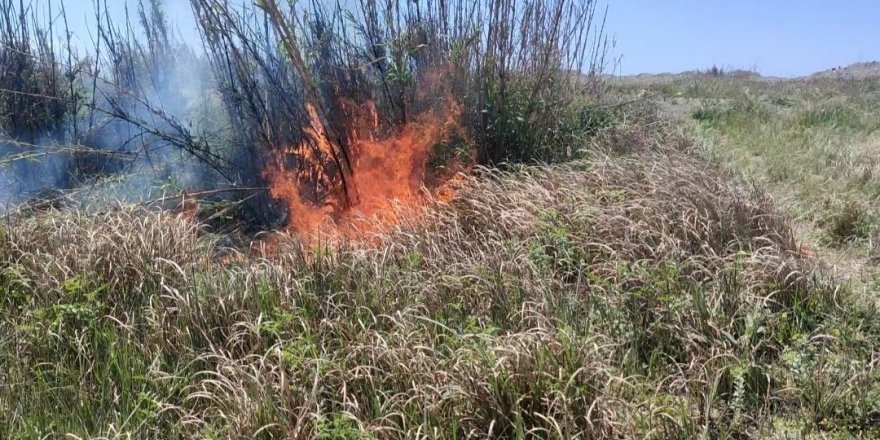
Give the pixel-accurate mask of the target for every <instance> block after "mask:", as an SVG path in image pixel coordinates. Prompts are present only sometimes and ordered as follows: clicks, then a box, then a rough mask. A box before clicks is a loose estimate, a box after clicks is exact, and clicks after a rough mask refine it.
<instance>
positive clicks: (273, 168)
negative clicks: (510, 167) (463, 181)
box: [264, 99, 461, 239]
mask: <svg viewBox="0 0 880 440" xmlns="http://www.w3.org/2000/svg"><path fill="white" fill-rule="evenodd" d="M441 107H442V110H441V111H439V112H438V111H435V110H428V111H426V112H424V113H422V114H420V115H418V116H417V117H415V118H413V119H411V120H410V121H409V122H408V123H406V124H404V125H403V126H402V127H398V128H396V129H395V130H393V132H392V133H391V134H389V135H385V136H382V135H380V134H379V132H380V127H379V118H378V115H377V112H376V107H375V105H374V104H373V103H371V102H370V103H366V104H356V103H353V102H350V101H348V100H344V99H343V100H340V101H339V102H338V103H337V108H338V109H339V110H340V111H341V113H343V114H344V115H345V118H346V119H347V121H346V124H345V125H347V128H346V132H345V133H343V134H342V135H343V136H345V138H346V139H345V142H346V145H347V147H348V149H349V155H350V158H351V161H352V173H351V174H350V175H349V176H348V179H349V180H348V185H347V188H348V191H349V194H348V200H349V201H350V202H351V203H345V200H343V198H344V197H343V196H342V195H340V194H338V193H334V192H330V193H329V195H328V196H327V197H325V198H323V203H322V204H320V205H319V204H316V203H315V202H313V201H312V200H310V197H307V196H305V195H306V194H309V189H308V188H307V187H306V186H308V185H314V184H315V183H316V182H319V181H326V180H329V178H330V177H331V176H327V175H326V170H324V169H321V168H313V169H305V170H303V169H290V168H291V167H289V166H286V164H285V158H286V157H287V156H289V155H291V154H296V155H298V157H299V158H300V160H301V161H302V162H304V163H309V162H310V161H311V163H320V162H319V161H321V160H326V158H327V157H329V154H330V152H331V151H332V150H331V149H332V147H333V146H332V145H330V143H329V141H328V140H327V136H326V130H325V129H324V127H323V125H322V123H321V119H320V118H319V117H318V114H317V112H316V110H315V108H314V107H312V106H311V105H307V106H306V109H307V111H308V115H309V120H310V126H309V127H307V128H306V130H305V134H306V137H307V138H309V141H307V142H304V143H303V144H302V145H299V146H295V147H292V148H286V149H279V150H278V151H276V152H275V154H274V156H273V158H272V160H271V161H270V163H269V165H268V166H267V167H266V169H265V170H264V177H265V178H266V180H267V181H268V182H269V188H270V193H271V195H272V197H274V198H276V199H279V200H284V201H285V202H286V203H287V206H288V209H289V215H290V228H291V229H292V230H293V232H296V233H297V234H299V235H300V237H302V238H305V239H309V238H310V237H314V236H316V235H320V236H329V237H337V236H339V235H346V236H351V235H353V233H363V232H367V231H364V230H362V229H363V227H364V226H363V225H364V223H363V222H361V223H356V222H354V221H353V220H354V219H356V218H359V217H366V218H370V219H373V220H375V221H374V222H371V223H370V224H378V225H390V224H396V223H398V222H399V220H400V218H398V216H399V215H400V213H401V212H402V209H403V210H406V209H408V208H413V207H417V206H420V205H423V204H424V203H425V202H426V201H427V200H428V199H429V198H430V194H429V192H428V191H427V188H426V186H427V181H426V178H427V176H426V174H427V173H426V165H427V161H428V159H429V158H430V156H431V154H432V151H433V148H434V147H435V146H436V145H438V144H439V143H440V142H442V141H444V140H447V139H448V138H449V137H450V136H451V135H452V134H454V133H459V134H460V133H461V130H460V128H459V125H458V119H459V116H460V114H461V109H460V107H459V106H458V104H457V103H455V102H454V101H453V100H451V99H448V100H446V102H445V103H444V105H442V106H441ZM322 158H323V159H322ZM446 197H448V191H447V193H445V194H444V198H446Z"/></svg>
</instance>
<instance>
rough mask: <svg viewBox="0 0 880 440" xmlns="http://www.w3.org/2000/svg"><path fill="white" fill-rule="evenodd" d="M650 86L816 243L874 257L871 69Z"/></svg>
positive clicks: (876, 141) (853, 257)
mask: <svg viewBox="0 0 880 440" xmlns="http://www.w3.org/2000/svg"><path fill="white" fill-rule="evenodd" d="M633 87H634V86H632V85H629V86H624V87H622V88H623V89H629V90H632V89H633ZM645 87H647V89H648V90H650V91H651V92H652V93H656V94H657V96H658V99H659V100H660V101H664V102H668V103H670V104H669V105H671V106H672V107H673V108H685V109H689V110H687V111H684V112H681V111H679V113H681V114H682V115H683V116H682V117H680V118H679V119H680V120H681V121H682V122H684V124H683V126H684V127H686V128H687V129H688V130H689V131H690V132H691V133H692V134H693V136H695V137H696V139H698V141H699V143H700V145H701V146H702V147H703V149H704V151H705V153H706V154H707V156H708V157H709V158H710V160H712V161H714V162H716V163H718V164H720V165H721V166H722V167H723V168H724V169H725V170H727V171H728V172H730V173H732V174H734V175H736V176H737V177H738V178H739V179H740V180H741V181H743V182H747V183H748V184H753V185H756V186H758V187H760V188H765V189H767V190H768V191H769V192H770V193H771V194H772V195H773V196H774V197H775V199H776V201H777V203H778V204H779V205H780V206H781V207H782V208H783V209H784V211H785V212H786V213H787V214H788V215H789V216H790V217H791V218H792V219H794V220H795V221H796V222H797V223H798V225H799V227H800V229H802V230H803V231H805V233H804V234H803V235H802V238H804V239H805V240H806V241H807V242H808V243H810V244H811V246H814V247H817V248H820V249H826V253H828V254H835V255H837V256H836V257H835V258H838V259H839V258H844V259H845V260H849V261H851V262H853V263H852V264H850V265H856V266H866V264H865V262H866V261H868V260H869V259H873V255H874V254H875V253H876V252H877V250H876V249H875V237H876V236H877V233H878V226H880V211H878V206H880V205H878V204H877V200H878V197H880V168H878V166H880V162H878V160H877V157H878V153H880V131H878V130H880V99H878V97H880V85H878V83H877V81H876V80H875V79H809V80H807V79H803V80H775V79H760V78H759V79H743V78H725V77H720V78H716V77H705V76H703V77H700V76H696V77H687V78H674V79H668V80H665V81H658V82H657V83H654V84H647V85H646V86H645ZM841 251H843V254H844V256H843V257H841V256H840V253H841ZM860 272H868V274H867V275H865V274H858V276H857V278H862V279H864V278H866V277H867V278H871V277H873V275H871V274H873V273H874V272H876V271H874V270H872V269H870V267H868V269H864V270H860Z"/></svg>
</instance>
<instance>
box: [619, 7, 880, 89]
mask: <svg viewBox="0 0 880 440" xmlns="http://www.w3.org/2000/svg"><path fill="white" fill-rule="evenodd" d="M607 1H608V3H609V4H610V10H609V13H608V23H607V28H608V30H609V33H610V34H613V35H614V36H616V39H617V47H616V49H615V53H616V54H617V55H618V56H622V58H621V62H620V66H619V69H618V70H619V71H618V72H617V73H623V74H636V73H642V72H649V73H660V72H680V71H683V70H691V69H706V68H708V67H711V66H712V65H713V64H716V65H718V66H719V67H730V68H747V69H748V68H755V69H757V70H758V71H759V72H761V73H763V74H765V75H774V76H799V75H805V74H809V73H812V72H816V71H819V70H825V69H828V68H831V67H836V66H846V65H849V64H852V63H855V62H862V61H874V60H878V61H880V0H763V1H762V0H607Z"/></svg>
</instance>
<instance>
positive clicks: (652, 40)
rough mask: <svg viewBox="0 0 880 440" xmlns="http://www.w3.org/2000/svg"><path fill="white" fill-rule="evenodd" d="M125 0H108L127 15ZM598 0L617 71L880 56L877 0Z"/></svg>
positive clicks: (89, 16) (778, 66)
mask: <svg viewBox="0 0 880 440" xmlns="http://www.w3.org/2000/svg"><path fill="white" fill-rule="evenodd" d="M44 1H45V0H44ZM54 1H55V2H58V1H59V0H54ZM125 1H126V0H108V1H107V3H108V4H109V5H110V7H111V9H113V12H114V14H119V16H122V11H123V10H124V8H123V5H124V4H125ZM127 1H128V2H129V4H135V1H133V0H127ZM241 1H246V0H241ZM600 1H603V2H606V4H608V5H609V6H610V9H609V13H608V23H607V30H608V33H609V34H610V35H612V36H613V37H615V39H616V41H617V46H616V48H615V51H614V55H615V56H616V57H618V58H619V61H620V62H619V64H618V65H617V66H616V69H615V70H616V71H615V73H618V74H627V75H629V74H637V73H661V72H680V71H684V70H692V69H706V68H709V67H711V66H712V65H713V64H715V65H718V66H719V67H725V68H729V69H735V68H745V69H757V70H758V71H759V72H761V73H763V74H765V75H774V76H799V75H805V74H809V73H812V72H816V71H819V70H825V69H829V68H831V67H836V66H845V65H848V64H852V63H855V62H863V61H874V60H878V61H880V0H600ZM164 2H165V5H166V8H167V9H168V16H169V19H172V20H174V21H176V22H177V25H178V26H177V28H178V29H179V30H180V33H181V34H182V35H183V36H184V37H186V38H193V37H195V36H196V35H197V34H196V33H195V31H194V29H193V28H194V24H193V21H192V17H191V15H190V8H189V0H164ZM64 3H65V5H67V9H68V16H69V17H68V18H69V21H70V24H71V28H72V30H73V31H74V32H76V33H77V34H78V36H79V38H80V40H83V41H84V42H87V41H88V40H89V30H90V28H91V26H90V24H89V22H90V21H91V22H93V21H94V18H93V15H94V14H93V12H92V6H91V5H92V3H93V0H64ZM133 12H134V9H133V8H132V13H133Z"/></svg>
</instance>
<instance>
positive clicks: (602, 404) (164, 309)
mask: <svg viewBox="0 0 880 440" xmlns="http://www.w3.org/2000/svg"><path fill="white" fill-rule="evenodd" d="M5 231H6V232H5V240H4V245H3V248H2V249H3V256H4V258H3V276H4V278H3V280H4V283H3V286H4V289H3V290H2V292H0V295H2V296H0V299H2V302H3V304H4V305H3V312H2V315H0V317H2V319H0V334H2V335H3V336H0V338H2V339H0V341H2V345H0V347H2V348H0V350H2V351H0V371H2V373H0V411H2V412H3V413H4V414H7V415H8V417H6V418H5V419H3V421H0V437H3V438H30V437H36V436H42V435H46V434H50V433H55V434H62V433H71V434H75V435H77V436H80V437H82V436H102V437H109V438H129V437H130V438H176V437H196V438H296V437H311V438H462V437H465V438H486V437H491V438H524V437H537V438H612V437H613V438H621V437H623V438H694V437H711V438H741V437H744V436H747V437H755V436H762V435H771V434H785V433H788V434H792V433H796V434H799V435H808V434H809V433H811V432H812V433H824V434H828V433H829V432H834V433H838V434H840V433H847V432H848V433H851V434H858V433H860V432H861V433H865V432H868V431H865V430H869V429H871V426H873V424H875V423H876V422H877V418H878V414H880V413H878V410H880V388H878V386H877V383H880V382H878V381H877V379H878V372H877V355H876V353H877V345H876V344H877V337H878V335H880V329H878V328H877V325H876V322H877V320H876V315H875V311H874V309H873V308H870V307H869V306H866V305H863V304H861V303H859V302H858V301H856V299H855V298H853V297H852V296H851V295H850V294H848V293H847V289H846V288H845V287H843V286H838V285H836V284H835V283H834V282H833V281H831V280H825V279H823V278H822V277H821V276H820V274H819V272H818V271H817V269H816V267H815V264H814V262H811V261H809V260H808V259H806V258H804V257H803V256H802V255H800V253H799V252H798V248H797V246H796V245H795V243H794V240H793V239H792V234H791V232H790V230H789V228H788V226H787V223H786V221H785V220H784V219H783V218H782V217H781V216H780V215H779V214H778V213H777V212H776V211H775V210H774V209H773V207H772V205H771V204H770V202H769V201H768V199H766V198H764V197H762V196H760V195H757V194H751V193H747V192H744V191H742V190H741V189H740V188H738V187H737V186H735V185H733V184H731V183H730V181H729V180H728V179H727V178H725V177H724V176H723V175H720V174H719V173H718V172H716V171H715V170H713V169H712V168H711V167H708V166H706V165H705V164H704V163H702V162H700V161H698V160H696V159H692V158H690V157H689V156H688V155H686V154H684V153H680V152H665V153H662V154H661V153H643V154H639V155H636V156H627V157H603V158H600V159H598V160H596V161H593V162H589V163H587V162H576V163H571V164H568V165H561V166H553V167H526V168H521V169H517V170H514V171H511V172H504V173H502V172H497V171H488V170H485V171H483V172H482V174H481V175H479V176H476V177H473V178H468V179H466V181H465V182H464V183H463V184H462V187H461V188H460V189H459V197H458V198H457V199H455V200H454V201H453V202H452V203H451V204H449V205H443V204H439V203H438V204H437V205H436V206H434V207H432V208H430V209H429V210H428V213H427V218H426V220H422V221H419V222H416V221H413V222H411V224H407V225H402V226H400V227H399V228H396V229H395V230H393V231H389V232H387V233H385V234H383V235H381V236H378V237H375V240H371V241H370V242H369V244H366V242H361V243H343V244H339V243H337V244H333V245H329V244H328V245H326V246H318V247H315V248H312V249H304V248H302V247H301V246H300V245H298V244H297V243H296V241H295V240H288V241H282V243H281V244H280V245H279V251H278V252H277V253H274V254H271V255H270V254H266V255H262V256H248V255H243V254H242V255H238V256H237V257H236V256H231V257H230V255H229V252H235V251H230V250H228V249H223V248H221V247H220V245H219V244H218V243H219V241H218V240H217V237H213V236H211V235H210V234H207V233H205V232H204V230H203V229H201V228H200V227H199V226H198V225H196V224H193V223H192V221H191V220H190V219H189V218H188V217H185V216H176V215H171V214H168V213H157V212H142V211H138V210H133V209H130V208H120V209H118V210H116V211H114V212H112V213H108V214H104V215H100V216H95V215H85V214H81V213H49V214H45V215H40V216H36V217H32V218H28V219H23V220H19V221H14V222H11V223H10V224H9V225H8V226H7V227H6V229H5ZM871 432H875V431H871Z"/></svg>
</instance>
